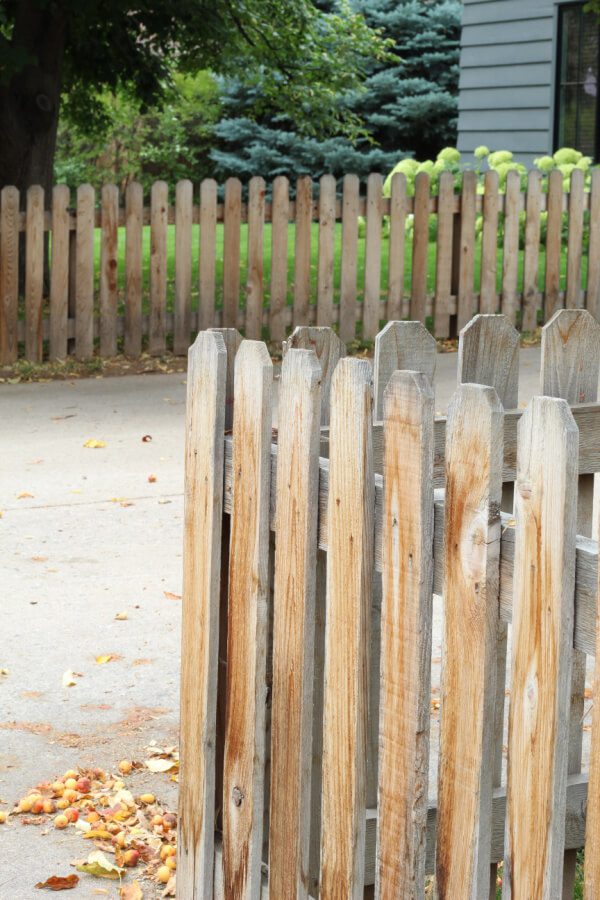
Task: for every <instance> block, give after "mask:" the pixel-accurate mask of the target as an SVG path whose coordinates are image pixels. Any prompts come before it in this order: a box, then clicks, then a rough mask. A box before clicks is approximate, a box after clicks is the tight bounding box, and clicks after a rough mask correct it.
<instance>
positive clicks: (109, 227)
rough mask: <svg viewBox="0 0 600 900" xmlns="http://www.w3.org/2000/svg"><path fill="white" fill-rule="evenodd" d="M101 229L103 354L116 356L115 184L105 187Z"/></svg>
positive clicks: (116, 237)
mask: <svg viewBox="0 0 600 900" xmlns="http://www.w3.org/2000/svg"><path fill="white" fill-rule="evenodd" d="M101 203H102V206H101V215H102V230H101V237H100V240H101V244H100V355H101V356H116V353H117V300H118V291H119V283H118V268H117V267H118V252H119V239H118V221H119V189H118V188H117V186H116V185H114V184H105V185H103V187H102V199H101Z"/></svg>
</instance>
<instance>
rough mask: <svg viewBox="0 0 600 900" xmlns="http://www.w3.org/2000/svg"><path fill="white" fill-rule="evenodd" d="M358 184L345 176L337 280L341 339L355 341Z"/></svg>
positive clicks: (354, 179)
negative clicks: (340, 261)
mask: <svg viewBox="0 0 600 900" xmlns="http://www.w3.org/2000/svg"><path fill="white" fill-rule="evenodd" d="M359 191H360V182H359V180H358V176H356V175H345V176H344V193H343V199H342V271H341V280H340V332H339V333H340V338H341V339H342V340H343V341H345V342H348V341H353V340H354V338H355V337H356V271H357V261H358V206H359Z"/></svg>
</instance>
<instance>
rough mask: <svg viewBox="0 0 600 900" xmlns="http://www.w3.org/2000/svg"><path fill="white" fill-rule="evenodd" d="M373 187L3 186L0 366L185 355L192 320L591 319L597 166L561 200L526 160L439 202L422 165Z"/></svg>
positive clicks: (374, 325) (354, 182)
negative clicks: (412, 180) (525, 168)
mask: <svg viewBox="0 0 600 900" xmlns="http://www.w3.org/2000/svg"><path fill="white" fill-rule="evenodd" d="M382 184H383V179H382V177H381V176H380V175H378V174H373V175H370V176H369V178H368V180H367V184H366V195H365V196H361V192H360V183H359V179H358V178H357V177H356V176H355V175H346V176H345V178H344V179H343V190H342V196H341V197H340V198H338V197H337V195H336V182H335V179H334V178H333V176H331V175H325V176H323V177H322V178H321V179H320V182H319V185H318V199H315V198H314V196H313V195H314V194H316V185H313V182H312V181H311V179H310V178H307V177H303V178H299V179H298V181H297V182H296V184H295V193H294V199H293V200H291V199H290V184H289V182H288V180H287V179H286V178H284V177H279V178H276V179H275V181H274V182H273V185H272V191H271V200H270V201H269V202H267V200H266V196H267V194H266V185H265V182H264V180H263V179H262V178H260V177H256V178H252V179H251V180H250V182H249V185H248V201H247V202H244V203H242V185H241V183H240V181H239V180H238V179H235V178H230V179H229V180H228V181H227V182H226V184H225V187H224V202H223V203H220V202H218V187H217V184H216V182H215V181H213V180H210V179H208V180H205V181H203V182H202V184H201V185H200V191H199V198H198V200H199V202H198V203H197V204H194V196H193V195H194V190H193V185H192V183H191V182H190V181H181V182H179V183H178V184H177V186H176V190H175V204H174V206H171V205H170V204H169V190H168V186H167V185H166V184H165V182H162V181H158V182H156V183H155V184H154V185H153V186H152V190H151V197H150V205H149V207H146V206H144V197H143V191H142V187H141V185H140V184H137V183H132V184H130V185H129V186H128V187H127V189H126V191H125V200H124V206H123V207H121V206H120V202H119V191H118V189H117V188H116V187H115V185H110V184H108V185H105V186H104V187H103V189H102V191H101V196H100V198H99V208H97V207H96V202H97V198H96V196H95V192H94V190H93V188H92V187H91V186H90V185H81V186H80V187H79V188H78V189H77V195H76V201H75V205H74V207H73V208H71V206H70V203H71V194H70V191H69V189H68V188H67V187H66V186H65V185H57V186H56V187H55V188H54V190H53V193H52V198H51V203H50V206H51V209H50V210H48V211H45V198H44V192H43V190H42V188H41V187H39V186H33V187H31V188H29V190H28V191H27V196H26V198H25V206H26V210H25V211H24V212H22V211H21V207H20V203H21V198H20V197H19V192H18V191H17V190H16V188H14V187H5V188H4V189H3V190H2V191H1V193H0V364H11V363H13V362H14V361H15V360H16V359H17V358H18V357H19V356H24V357H26V358H27V359H29V360H31V361H39V360H41V359H42V358H50V359H62V358H64V357H65V356H67V354H69V353H74V354H75V355H76V356H77V357H79V358H82V359H85V358H88V357H90V356H92V354H93V353H94V352H99V353H100V355H101V356H103V357H109V356H114V355H115V354H116V353H117V350H119V351H123V352H125V353H126V354H127V355H129V356H133V357H135V356H139V355H140V353H141V352H142V350H143V349H147V350H148V351H149V352H150V353H151V354H154V355H160V354H163V353H164V352H165V351H166V350H172V351H174V352H175V353H176V354H184V353H186V352H187V349H188V347H189V345H190V343H191V341H192V340H193V337H194V336H195V334H196V333H197V331H199V330H202V329H206V328H209V327H213V326H223V327H235V328H239V329H241V330H242V331H243V332H244V334H245V336H246V337H248V338H261V337H267V336H268V337H270V338H271V339H272V340H274V341H281V340H283V339H284V338H285V337H286V334H287V333H288V332H289V330H290V329H291V328H292V327H294V326H297V325H311V324H316V325H318V326H334V325H336V326H337V329H338V333H339V335H340V337H341V338H342V340H343V341H345V342H348V341H351V340H353V339H354V338H355V337H356V335H357V333H358V334H359V335H360V336H362V337H364V338H368V339H372V338H374V337H375V335H376V334H377V332H378V331H379V328H380V327H381V323H382V322H384V321H386V320H397V319H405V318H410V319H413V320H418V321H421V322H427V324H428V326H429V327H430V330H431V331H432V333H433V334H434V335H435V336H436V337H438V338H445V337H448V336H452V335H455V334H456V333H457V332H458V330H460V329H461V328H462V327H464V325H465V324H466V323H467V322H468V321H469V319H470V318H471V316H472V315H473V314H474V313H476V312H481V313H496V312H502V313H504V314H505V315H506V316H507V317H508V319H509V321H510V322H511V323H512V324H515V325H518V326H519V327H520V328H522V329H524V330H528V331H529V330H532V329H533V328H535V327H536V325H537V324H538V321H539V320H540V317H541V321H549V319H550V318H551V317H552V315H553V313H554V312H555V310H557V309H559V308H562V307H573V308H587V309H588V310H589V311H590V312H591V313H592V314H593V315H594V316H595V317H596V318H598V319H600V171H598V170H594V174H593V176H592V186H591V192H589V193H588V192H585V191H584V182H583V173H582V172H580V171H579V170H575V171H574V172H573V175H572V181H571V190H570V193H568V194H566V193H564V192H563V183H562V175H561V173H560V172H553V173H551V175H550V177H549V182H548V190H547V192H544V191H543V190H542V183H541V178H540V174H539V173H538V172H531V173H530V175H529V180H528V187H527V191H526V192H522V191H521V184H520V179H519V176H518V175H517V174H516V173H514V172H513V173H509V177H508V180H507V185H506V191H505V193H499V190H498V179H497V174H496V173H495V172H488V173H487V174H486V176H485V193H484V194H483V195H481V194H479V193H478V187H477V178H476V175H475V173H474V172H467V173H465V175H464V179H463V185H462V190H461V192H460V193H458V194H457V193H455V191H454V180H453V176H452V174H451V173H449V172H446V173H444V174H443V176H442V177H441V179H440V183H439V191H438V194H436V196H431V184H430V180H429V176H428V175H427V174H425V173H421V174H420V175H419V176H418V177H417V179H416V184H415V194H414V197H410V196H408V195H407V188H406V181H405V178H404V176H403V175H402V174H397V175H396V176H394V179H393V182H392V188H391V197H390V198H385V197H384V196H383V192H382ZM521 214H524V215H525V219H526V221H525V232H524V249H523V250H520V249H519V246H520V245H519V241H520V238H519V230H520V217H521ZM546 214H547V226H546V228H545V230H546V236H545V240H544V241H543V242H542V243H540V231H541V228H542V217H543V216H546ZM361 216H363V217H364V238H363V237H362V236H359V231H360V229H359V217H361ZM432 217H433V219H432ZM478 219H481V221H482V228H481V232H479V229H478V228H477V221H478ZM432 221H434V222H435V232H436V234H435V240H434V241H433V242H431V241H430V224H431V222H432ZM313 222H315V223H318V229H317V230H318V235H316V234H313V228H312V224H313ZM221 223H222V226H221ZM243 223H244V224H243ZM336 223H341V227H339V228H338V232H339V233H337V234H336ZM566 223H568V228H566V230H565V227H564V226H565V225H566ZM246 224H247V233H246V232H245V231H244V232H243V231H242V228H243V227H244V228H245V227H246ZM173 225H174V228H175V234H174V236H173V235H172V234H171V235H170V232H169V228H170V227H171V226H173ZM266 225H270V231H269V230H268V228H267V227H265V226H266ZM147 226H149V232H150V234H149V235H148V229H147ZM196 226H199V228H196ZM290 226H293V228H291V227H290ZM499 226H500V227H501V228H502V229H503V238H502V244H503V246H502V249H501V250H498V233H499V232H498V229H499ZM221 227H222V232H221ZM119 229H124V232H125V233H124V235H123V234H121V239H119ZM563 231H564V234H563ZM22 233H24V237H23V236H22ZM47 233H49V234H50V240H49V241H47V240H46V234H47ZM565 235H567V236H566V237H565ZM20 236H21V237H23V240H20ZM584 236H585V239H584ZM588 237H589V239H588ZM148 239H149V241H150V244H149V246H148ZM242 239H243V240H244V241H246V251H245V253H243V252H242V246H241V245H242ZM172 240H174V248H175V249H174V262H173V269H174V271H171V261H170V257H169V246H170V241H172ZM267 240H269V241H270V254H271V263H270V269H269V271H268V272H267V269H266V268H265V245H266V242H267ZM221 242H222V243H221ZM48 245H49V251H48V253H46V248H47V247H48ZM144 248H146V249H144ZM21 253H24V254H25V259H24V267H23V266H20V264H19V259H20V254H21ZM242 257H244V259H243V260H242ZM45 259H47V260H49V263H48V265H45ZM23 268H24V276H23V275H22V274H21V275H20V272H21V273H22V271H23ZM359 272H360V273H361V277H360V279H359V278H358V273H359ZM46 276H47V277H46ZM267 280H268V283H267Z"/></svg>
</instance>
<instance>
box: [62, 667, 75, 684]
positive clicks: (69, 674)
mask: <svg viewBox="0 0 600 900" xmlns="http://www.w3.org/2000/svg"><path fill="white" fill-rule="evenodd" d="M75 684H77V682H76V681H75V672H73V670H72V669H67V671H66V672H65V673H64V675H63V677H62V686H63V687H73V685H75Z"/></svg>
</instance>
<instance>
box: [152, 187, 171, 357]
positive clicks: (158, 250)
mask: <svg viewBox="0 0 600 900" xmlns="http://www.w3.org/2000/svg"><path fill="white" fill-rule="evenodd" d="M150 203H151V212H150V217H151V222H150V333H149V335H148V349H149V351H150V353H151V354H152V355H153V356H160V355H161V353H164V352H165V350H166V349H167V342H166V327H165V315H166V312H167V221H168V207H169V188H168V185H167V184H166V182H164V181H155V182H154V184H153V185H152V193H151V198H150Z"/></svg>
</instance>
